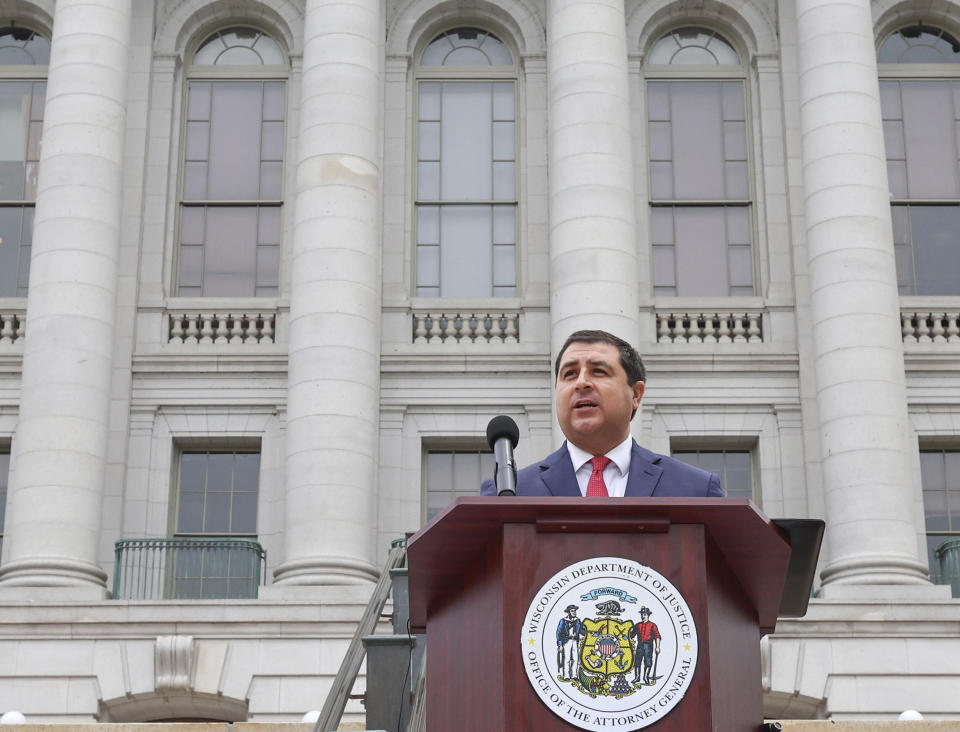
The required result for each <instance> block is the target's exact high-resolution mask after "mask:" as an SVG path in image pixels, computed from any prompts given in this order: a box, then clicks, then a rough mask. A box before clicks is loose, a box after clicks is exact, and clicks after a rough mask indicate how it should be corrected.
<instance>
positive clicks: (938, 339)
mask: <svg viewBox="0 0 960 732" xmlns="http://www.w3.org/2000/svg"><path fill="white" fill-rule="evenodd" d="M930 316H931V318H932V319H933V328H932V329H931V331H930V332H931V334H932V335H933V342H934V343H946V342H947V339H946V338H945V337H944V334H945V333H946V329H945V328H944V327H943V314H942V313H931V314H930Z"/></svg>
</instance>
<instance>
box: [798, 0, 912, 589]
mask: <svg viewBox="0 0 960 732" xmlns="http://www.w3.org/2000/svg"><path fill="white" fill-rule="evenodd" d="M797 34H798V39H797V40H798V56H799V72H800V128H801V134H802V140H803V143H802V145H803V147H802V160H803V178H804V186H805V191H804V196H805V201H804V210H805V214H806V225H807V242H808V259H809V267H810V269H809V272H810V302H811V313H812V320H813V347H814V354H815V376H816V389H817V405H818V409H819V413H820V440H821V446H822V454H823V478H824V493H825V509H826V520H827V549H828V559H827V562H826V564H825V566H824V569H823V574H822V578H823V582H824V590H825V594H827V596H829V591H830V589H834V590H836V589H837V588H836V587H834V588H830V587H829V586H830V585H831V584H833V585H836V586H842V585H846V584H913V583H924V582H925V569H924V564H923V562H921V561H919V560H918V556H917V527H916V526H915V525H914V523H913V516H914V506H915V498H916V497H915V496H914V488H913V486H912V480H911V475H910V469H909V466H910V461H909V449H910V448H909V442H908V431H907V395H906V383H905V376H904V359H903V343H902V341H901V335H900V302H899V297H898V294H897V275H896V267H895V264H894V255H893V238H892V230H891V224H890V193H889V188H888V185H887V173H886V159H885V156H884V146H883V133H882V126H881V115H880V101H879V88H878V82H877V64H876V48H875V46H874V40H873V25H872V21H871V16H870V3H869V0H843V1H842V2H840V1H838V0H799V2H798V3H797Z"/></svg>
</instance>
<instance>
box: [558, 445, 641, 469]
mask: <svg viewBox="0 0 960 732" xmlns="http://www.w3.org/2000/svg"><path fill="white" fill-rule="evenodd" d="M567 452H569V453H570V461H571V462H572V463H573V472H574V473H576V472H577V471H578V470H580V468H582V467H583V466H584V465H585V464H586V463H587V462H589V461H590V460H591V459H592V458H593V455H592V454H591V453H589V452H587V451H586V450H581V449H580V448H579V447H577V446H576V445H574V444H573V443H572V442H570V440H567ZM632 452H633V437H631V436H630V435H627V439H625V440H624V441H623V442H621V443H620V444H619V445H617V446H616V447H615V448H613V449H612V450H610V452H608V453H607V457H608V458H610V459H611V460H612V461H613V463H614V464H615V465H616V466H617V469H618V470H619V471H620V475H626V474H627V473H629V472H630V455H631V453H632Z"/></svg>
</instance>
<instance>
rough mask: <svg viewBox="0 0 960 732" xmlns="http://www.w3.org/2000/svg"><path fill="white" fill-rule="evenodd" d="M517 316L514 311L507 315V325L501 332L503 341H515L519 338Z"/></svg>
mask: <svg viewBox="0 0 960 732" xmlns="http://www.w3.org/2000/svg"><path fill="white" fill-rule="evenodd" d="M519 317H520V316H519V315H518V314H516V313H510V314H509V315H508V316H507V327H506V329H505V330H504V334H503V342H504V343H516V342H517V341H518V340H519V337H520V332H519V330H518V326H517V320H518V319H519Z"/></svg>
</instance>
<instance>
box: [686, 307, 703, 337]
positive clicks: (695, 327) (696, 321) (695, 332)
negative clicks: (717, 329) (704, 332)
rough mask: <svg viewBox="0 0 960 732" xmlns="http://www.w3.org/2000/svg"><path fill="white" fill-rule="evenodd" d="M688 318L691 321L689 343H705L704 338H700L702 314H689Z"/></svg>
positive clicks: (688, 334)
mask: <svg viewBox="0 0 960 732" xmlns="http://www.w3.org/2000/svg"><path fill="white" fill-rule="evenodd" d="M687 318H689V319H690V328H689V330H688V331H687V343H703V338H701V337H700V314H699V313H687Z"/></svg>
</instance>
